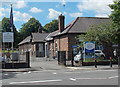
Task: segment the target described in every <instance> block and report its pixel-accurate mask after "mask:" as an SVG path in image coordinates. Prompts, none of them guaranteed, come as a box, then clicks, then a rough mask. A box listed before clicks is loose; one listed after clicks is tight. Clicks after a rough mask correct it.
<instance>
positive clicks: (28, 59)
mask: <svg viewBox="0 0 120 87" xmlns="http://www.w3.org/2000/svg"><path fill="white" fill-rule="evenodd" d="M26 63H27V67H28V68H30V52H29V51H27V52H26Z"/></svg>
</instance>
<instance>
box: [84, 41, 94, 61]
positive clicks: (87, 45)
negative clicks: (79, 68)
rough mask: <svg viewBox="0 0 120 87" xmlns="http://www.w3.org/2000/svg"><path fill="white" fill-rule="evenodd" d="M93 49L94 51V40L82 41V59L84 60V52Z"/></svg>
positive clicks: (91, 51) (89, 51)
mask: <svg viewBox="0 0 120 87" xmlns="http://www.w3.org/2000/svg"><path fill="white" fill-rule="evenodd" d="M94 51H95V42H94V41H86V42H84V60H85V53H94ZM94 54H95V53H94Z"/></svg>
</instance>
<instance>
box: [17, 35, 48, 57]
mask: <svg viewBox="0 0 120 87" xmlns="http://www.w3.org/2000/svg"><path fill="white" fill-rule="evenodd" d="M47 36H48V33H32V35H31V36H28V37H26V38H25V39H24V40H23V41H21V42H20V43H19V44H18V46H19V51H20V52H21V53H22V54H23V53H25V52H26V51H29V52H30V53H31V56H35V57H45V38H46V37H47Z"/></svg>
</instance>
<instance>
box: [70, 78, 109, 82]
mask: <svg viewBox="0 0 120 87" xmlns="http://www.w3.org/2000/svg"><path fill="white" fill-rule="evenodd" d="M79 79H81V80H91V79H93V80H94V79H96V80H103V79H107V78H70V80H72V81H76V80H79Z"/></svg>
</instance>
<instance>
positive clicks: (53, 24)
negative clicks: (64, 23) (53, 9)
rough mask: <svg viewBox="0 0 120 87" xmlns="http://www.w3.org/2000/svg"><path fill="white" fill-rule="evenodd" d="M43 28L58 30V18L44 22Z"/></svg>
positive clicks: (50, 30)
mask: <svg viewBox="0 0 120 87" xmlns="http://www.w3.org/2000/svg"><path fill="white" fill-rule="evenodd" d="M44 28H45V29H46V30H48V32H53V31H56V30H58V20H52V21H51V22H50V23H48V24H46V25H45V26H44Z"/></svg>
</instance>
